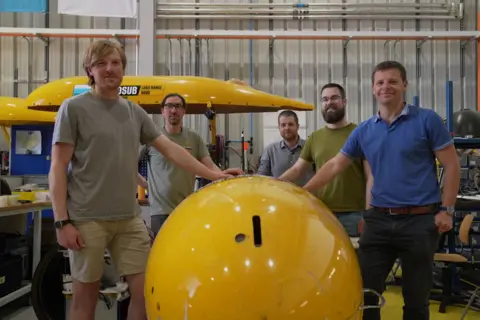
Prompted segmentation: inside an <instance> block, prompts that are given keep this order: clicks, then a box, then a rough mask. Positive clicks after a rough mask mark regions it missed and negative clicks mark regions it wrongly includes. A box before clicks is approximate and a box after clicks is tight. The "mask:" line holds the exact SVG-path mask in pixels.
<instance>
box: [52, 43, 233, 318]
mask: <svg viewBox="0 0 480 320" xmlns="http://www.w3.org/2000/svg"><path fill="white" fill-rule="evenodd" d="M126 62H127V59H126V56H125V52H124V51H123V49H122V48H121V47H120V45H119V44H117V43H114V42H110V41H107V40H99V41H96V42H93V43H92V44H90V46H89V47H88V49H87V51H86V53H85V56H84V61H83V65H84V69H85V72H86V73H87V76H88V79H89V81H88V83H89V85H90V86H91V87H92V91H91V92H87V93H84V94H81V95H78V96H75V97H72V98H69V99H67V100H65V101H64V102H63V103H62V105H61V107H60V109H59V111H58V114H57V118H56V123H55V128H54V134H53V141H52V144H53V146H52V163H51V168H50V173H49V187H50V194H51V198H52V206H53V212H54V218H55V227H56V228H57V238H58V243H59V244H60V245H61V246H63V247H64V248H66V249H69V257H70V271H71V275H72V278H73V281H72V282H73V284H72V285H73V292H74V294H73V299H72V304H71V307H70V310H69V317H68V318H69V319H71V320H87V319H88V320H93V319H94V318H95V309H96V304H97V301H98V291H99V287H100V279H101V277H102V275H103V266H104V255H105V250H106V249H108V252H109V253H110V256H111V258H112V261H113V263H114V265H115V269H116V271H117V272H118V274H119V275H120V276H122V277H125V279H126V281H127V282H128V288H129V293H130V306H129V309H128V319H129V320H134V319H145V318H146V311H145V300H144V292H143V290H144V280H145V267H146V264H147V260H148V254H149V250H150V238H149V236H148V232H147V229H146V226H145V224H144V222H143V221H142V219H141V218H140V217H139V214H140V207H139V205H138V203H137V199H136V186H137V172H138V166H137V164H138V161H137V160H138V158H137V152H138V149H139V147H140V143H142V144H146V143H148V144H150V145H152V147H153V148H155V149H156V150H157V151H158V152H160V153H162V154H163V155H164V156H165V157H166V158H168V159H169V160H170V161H172V162H173V163H175V164H176V165H178V166H179V167H181V168H183V169H184V170H187V171H189V172H192V174H198V175H201V176H204V177H206V178H207V179H210V180H217V179H222V178H226V177H228V175H227V174H224V173H221V172H216V171H213V170H211V169H209V168H207V167H206V166H205V165H203V164H202V163H200V162H199V161H197V160H196V159H195V158H194V157H192V156H191V155H190V154H189V153H188V152H187V151H186V150H185V149H183V148H180V147H179V146H178V145H177V144H175V143H173V142H171V141H170V140H169V139H168V138H166V137H165V136H163V135H162V134H161V133H160V132H159V131H158V130H157V128H156V127H155V124H154V123H153V121H152V120H151V119H150V117H149V116H148V115H147V113H146V112H145V110H143V109H142V108H141V107H140V106H138V105H137V104H135V103H132V102H130V101H128V100H126V99H124V98H122V97H119V87H120V84H121V83H122V80H123V75H124V71H125V67H126ZM69 165H70V168H69Z"/></svg>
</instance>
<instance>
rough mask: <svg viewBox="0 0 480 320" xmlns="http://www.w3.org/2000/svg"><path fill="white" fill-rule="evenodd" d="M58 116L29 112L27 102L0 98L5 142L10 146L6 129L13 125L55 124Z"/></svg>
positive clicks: (18, 99)
mask: <svg viewBox="0 0 480 320" xmlns="http://www.w3.org/2000/svg"><path fill="white" fill-rule="evenodd" d="M55 116H56V114H52V113H50V112H42V111H36V110H29V109H28V108H27V107H26V104H25V100H24V99H21V98H14V97H0V126H1V128H2V132H3V135H4V137H5V140H6V141H7V142H8V143H9V144H10V135H9V134H8V131H7V129H6V127H11V126H12V125H29V124H31V125H33V124H53V123H55Z"/></svg>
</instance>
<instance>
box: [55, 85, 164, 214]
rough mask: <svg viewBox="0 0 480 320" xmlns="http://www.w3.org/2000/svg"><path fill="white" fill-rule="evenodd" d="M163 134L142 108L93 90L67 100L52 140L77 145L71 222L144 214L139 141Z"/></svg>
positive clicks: (69, 186)
mask: <svg viewBox="0 0 480 320" xmlns="http://www.w3.org/2000/svg"><path fill="white" fill-rule="evenodd" d="M160 135H161V133H160V132H159V130H157V129H156V126H155V124H154V123H153V121H152V119H151V118H150V117H149V116H148V114H147V113H146V112H145V110H143V109H142V108H141V107H140V106H138V105H136V104H134V103H133V102H130V101H128V100H126V99H124V98H119V99H118V100H117V101H108V100H103V99H100V98H98V97H96V96H94V95H93V94H92V93H91V92H86V93H83V94H81V95H78V96H75V97H72V98H69V99H67V100H65V101H64V102H63V103H62V105H61V107H60V109H59V111H58V114H57V119H56V122H55V129H54V133H53V141H52V144H56V143H59V142H60V143H62V142H63V143H68V144H71V145H73V146H74V151H73V156H72V160H71V163H70V169H69V170H68V176H67V177H68V183H67V210H68V214H69V216H70V219H72V220H79V221H80V220H117V219H125V218H131V217H134V216H135V215H138V214H140V207H139V205H138V202H137V199H136V191H137V184H138V181H137V173H138V157H137V152H138V149H139V148H140V144H146V143H151V142H152V141H153V140H155V139H156V138H157V137H159V136H160Z"/></svg>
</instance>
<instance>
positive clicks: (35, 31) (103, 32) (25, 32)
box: [0, 27, 140, 38]
mask: <svg viewBox="0 0 480 320" xmlns="http://www.w3.org/2000/svg"><path fill="white" fill-rule="evenodd" d="M0 34H4V35H9V34H11V35H18V36H31V37H34V36H40V35H45V36H48V35H60V36H65V35H69V36H72V37H79V36H97V37H100V36H105V37H106V38H113V37H115V36H120V37H121V36H124V37H128V36H138V35H139V34H140V32H139V30H138V29H57V28H6V27H0Z"/></svg>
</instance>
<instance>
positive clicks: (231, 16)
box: [157, 14, 458, 21]
mask: <svg viewBox="0 0 480 320" xmlns="http://www.w3.org/2000/svg"><path fill="white" fill-rule="evenodd" d="M157 18H161V19H177V20H178V19H207V20H219V19H221V20H226V19H236V20H249V19H255V20H262V19H265V20H269V19H271V20H335V19H339V20H341V19H345V20H352V19H353V20H386V19H388V20H423V19H425V20H442V21H444V20H457V19H458V18H457V17H454V16H413V15H412V16H400V15H395V16H393V15H388V16H387V15H385V16H382V15H355V16H354V15H347V16H343V15H302V14H298V15H293V14H290V15H277V16H273V15H272V16H270V15H251V14H249V15H234V14H224V15H202V14H199V15H194V14H191V15H189V14H183V15H173V14H170V15H169V14H159V15H157Z"/></svg>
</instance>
